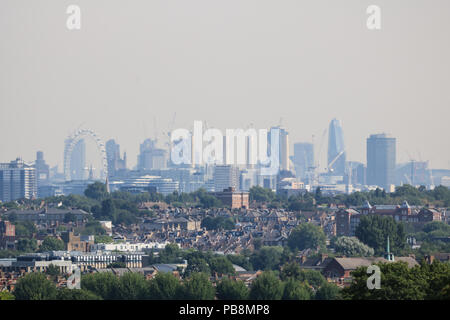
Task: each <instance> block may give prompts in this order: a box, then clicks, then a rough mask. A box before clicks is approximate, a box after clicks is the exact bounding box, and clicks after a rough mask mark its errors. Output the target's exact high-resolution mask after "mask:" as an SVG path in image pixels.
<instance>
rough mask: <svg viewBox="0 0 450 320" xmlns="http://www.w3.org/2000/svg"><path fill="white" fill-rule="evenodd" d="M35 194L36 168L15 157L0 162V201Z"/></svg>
mask: <svg viewBox="0 0 450 320" xmlns="http://www.w3.org/2000/svg"><path fill="white" fill-rule="evenodd" d="M36 196H37V180H36V169H35V168H34V166H32V165H29V164H26V163H25V162H24V161H23V160H21V159H19V158H17V159H16V160H14V161H11V162H10V163H1V164H0V201H2V202H7V201H13V200H17V199H23V198H25V199H32V198H34V197H36Z"/></svg>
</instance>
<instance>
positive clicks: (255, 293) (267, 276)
mask: <svg viewBox="0 0 450 320" xmlns="http://www.w3.org/2000/svg"><path fill="white" fill-rule="evenodd" d="M283 293H284V288H283V283H282V282H281V281H280V279H278V277H277V276H276V275H275V273H274V272H273V271H265V272H263V273H262V274H261V275H260V276H258V278H256V280H254V281H253V283H252V285H251V288H250V299H252V300H280V299H281V298H282V297H283Z"/></svg>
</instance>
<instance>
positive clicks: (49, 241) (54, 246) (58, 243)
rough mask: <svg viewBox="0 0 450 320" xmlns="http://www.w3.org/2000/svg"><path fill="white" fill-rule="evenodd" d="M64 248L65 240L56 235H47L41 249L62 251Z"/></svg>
mask: <svg viewBox="0 0 450 320" xmlns="http://www.w3.org/2000/svg"><path fill="white" fill-rule="evenodd" d="M64 248H65V246H64V241H62V240H60V239H58V238H54V237H46V238H45V239H44V241H42V244H41V246H40V247H39V251H41V252H46V251H61V250H64Z"/></svg>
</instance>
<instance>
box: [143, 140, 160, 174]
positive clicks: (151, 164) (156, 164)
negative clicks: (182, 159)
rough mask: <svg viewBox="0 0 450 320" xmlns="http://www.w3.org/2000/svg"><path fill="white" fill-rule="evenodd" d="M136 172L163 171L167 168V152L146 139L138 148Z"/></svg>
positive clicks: (154, 141)
mask: <svg viewBox="0 0 450 320" xmlns="http://www.w3.org/2000/svg"><path fill="white" fill-rule="evenodd" d="M137 167H138V170H140V171H146V170H152V169H164V168H166V167H167V151H166V150H164V149H159V148H157V146H156V140H152V139H146V140H144V142H143V143H142V144H141V146H140V154H139V155H138V165H137Z"/></svg>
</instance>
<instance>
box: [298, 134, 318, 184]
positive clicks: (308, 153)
mask: <svg viewBox="0 0 450 320" xmlns="http://www.w3.org/2000/svg"><path fill="white" fill-rule="evenodd" d="M313 166H314V145H313V144H312V143H307V142H302V143H295V144H294V167H295V173H296V175H297V178H300V179H302V180H304V179H306V178H307V172H308V171H309V170H310V168H312V167H313Z"/></svg>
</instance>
